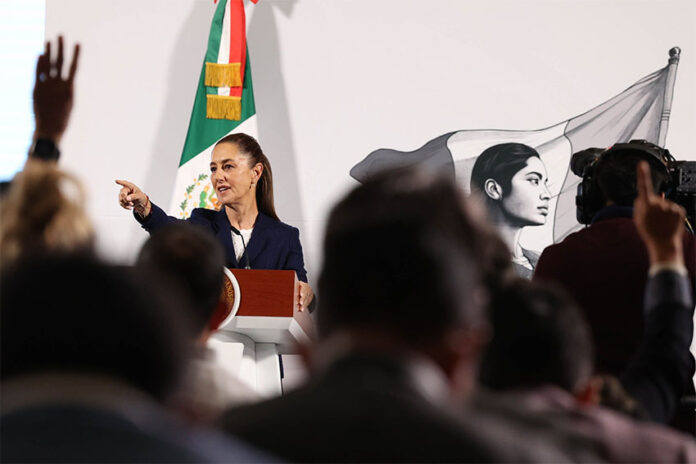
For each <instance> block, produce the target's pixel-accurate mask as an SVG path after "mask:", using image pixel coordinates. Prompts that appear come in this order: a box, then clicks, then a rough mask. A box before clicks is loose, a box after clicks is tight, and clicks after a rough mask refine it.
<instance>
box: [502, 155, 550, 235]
mask: <svg viewBox="0 0 696 464" xmlns="http://www.w3.org/2000/svg"><path fill="white" fill-rule="evenodd" d="M547 181H548V177H547V174H546V167H545V166H544V163H543V162H542V161H541V159H539V158H537V157H531V158H529V159H527V165H526V166H525V167H523V168H522V169H520V170H519V171H517V172H516V173H515V175H514V176H512V179H511V182H510V183H511V188H510V191H509V192H507V193H506V194H505V195H503V197H502V199H501V200H500V203H499V204H500V208H501V210H502V211H503V213H504V214H505V216H506V218H507V219H508V220H509V221H510V222H512V223H514V224H515V225H519V226H540V225H543V224H545V223H546V217H547V216H548V214H549V202H550V201H551V192H550V191H549V189H548V187H547V185H546V183H547Z"/></svg>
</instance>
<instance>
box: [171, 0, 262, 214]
mask: <svg viewBox="0 0 696 464" xmlns="http://www.w3.org/2000/svg"><path fill="white" fill-rule="evenodd" d="M254 3H256V2H254ZM235 132H244V133H246V134H249V135H251V136H253V137H256V135H257V132H258V130H257V126H256V106H255V105H254V90H253V87H252V83H251V67H250V65H249V56H248V50H247V46H246V16H245V13H244V2H243V0H221V1H220V2H219V3H218V6H217V7H216V9H215V14H214V15H213V21H212V24H211V26H210V34H209V36H208V48H207V51H206V53H205V59H204V62H203V69H202V70H201V77H200V79H199V81H198V90H197V91H196V99H195V101H194V103H193V111H192V113H191V121H190V122H189V129H188V133H187V134H186V142H185V143H184V150H183V153H182V154H181V160H180V161H179V169H178V171H177V174H176V182H175V186H174V194H173V196H172V203H171V206H170V208H169V213H170V214H171V215H172V216H176V217H180V218H186V217H188V216H189V214H190V213H191V210H192V209H193V208H209V209H217V208H218V207H219V205H218V203H217V198H216V197H215V190H214V189H213V188H212V187H211V185H210V181H209V179H208V176H209V172H210V167H209V165H210V155H211V153H212V151H213V146H214V145H215V143H216V142H217V141H218V140H220V139H221V138H222V137H224V136H226V135H228V134H231V133H235Z"/></svg>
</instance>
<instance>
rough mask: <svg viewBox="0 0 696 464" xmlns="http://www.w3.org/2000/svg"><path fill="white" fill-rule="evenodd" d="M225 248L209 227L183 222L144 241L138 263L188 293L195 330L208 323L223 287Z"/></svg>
mask: <svg viewBox="0 0 696 464" xmlns="http://www.w3.org/2000/svg"><path fill="white" fill-rule="evenodd" d="M224 254H225V253H224V250H223V249H222V246H221V245H220V243H219V242H218V241H217V240H216V239H215V237H213V236H212V235H211V234H210V233H209V232H208V231H206V230H203V229H201V228H199V227H197V226H195V225H192V224H189V223H185V222H179V223H175V224H170V225H168V226H167V227H165V228H163V229H160V230H157V231H155V232H153V234H152V236H151V237H150V238H149V239H148V241H147V242H145V244H144V245H143V247H142V249H141V250H140V254H139V255H138V259H137V262H136V264H137V267H138V268H140V270H142V271H144V273H154V274H157V275H158V276H160V277H161V278H162V279H164V280H165V281H166V282H168V283H169V284H170V286H174V288H176V289H177V290H178V291H179V292H180V293H182V294H183V296H184V297H186V298H187V300H188V301H187V304H186V305H184V307H186V308H189V309H190V310H191V311H190V312H189V314H188V315H189V316H190V317H191V322H192V324H193V325H194V330H195V332H196V333H197V334H200V333H201V332H202V331H204V330H205V329H206V328H207V327H208V323H209V322H210V318H211V317H212V315H213V313H214V312H215V309H216V308H217V304H218V301H219V299H220V293H221V291H222V283H223V268H224V266H225V259H224Z"/></svg>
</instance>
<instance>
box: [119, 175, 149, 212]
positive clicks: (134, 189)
mask: <svg viewBox="0 0 696 464" xmlns="http://www.w3.org/2000/svg"><path fill="white" fill-rule="evenodd" d="M116 183H117V184H118V185H120V186H121V187H122V188H121V190H120V191H119V192H118V202H119V204H120V205H121V207H122V208H125V209H133V210H134V211H135V212H136V213H137V214H138V215H139V216H140V217H143V218H145V217H147V216H149V215H150V211H151V210H152V204H151V203H150V198H149V197H148V196H147V195H146V194H145V192H143V191H142V190H140V188H139V187H138V186H137V185H135V184H134V183H132V182H128V181H127V180H118V179H117V180H116Z"/></svg>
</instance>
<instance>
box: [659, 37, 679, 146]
mask: <svg viewBox="0 0 696 464" xmlns="http://www.w3.org/2000/svg"><path fill="white" fill-rule="evenodd" d="M679 55H681V48H679V47H674V48H672V49H670V51H669V64H668V65H667V83H666V84H665V101H664V105H663V106H662V117H661V118H660V132H659V135H658V137H657V144H658V145H659V146H661V147H664V146H665V141H666V140H667V128H668V127H669V116H670V113H671V112H672V97H674V82H675V81H676V80H677V66H679Z"/></svg>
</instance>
